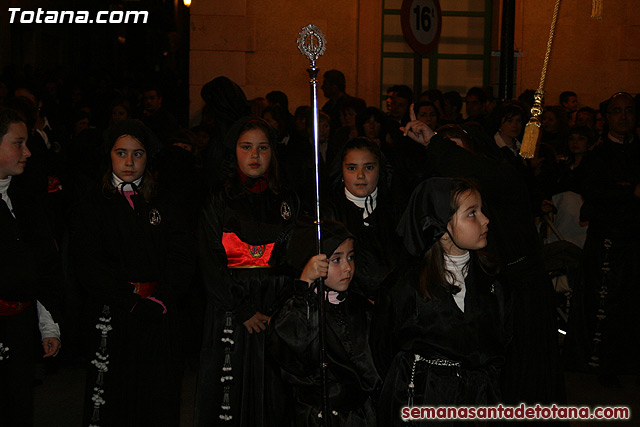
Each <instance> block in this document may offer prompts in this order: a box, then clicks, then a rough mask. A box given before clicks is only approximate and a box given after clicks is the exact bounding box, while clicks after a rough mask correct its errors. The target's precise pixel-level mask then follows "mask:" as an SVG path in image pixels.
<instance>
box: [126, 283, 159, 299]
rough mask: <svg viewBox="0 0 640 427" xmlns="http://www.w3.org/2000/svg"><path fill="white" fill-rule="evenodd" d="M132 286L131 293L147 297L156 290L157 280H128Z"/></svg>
mask: <svg viewBox="0 0 640 427" xmlns="http://www.w3.org/2000/svg"><path fill="white" fill-rule="evenodd" d="M129 283H131V284H132V285H133V286H134V289H133V293H134V294H138V295H140V296H141V297H142V298H148V297H150V296H151V295H153V291H155V290H156V286H157V285H158V283H157V282H129Z"/></svg>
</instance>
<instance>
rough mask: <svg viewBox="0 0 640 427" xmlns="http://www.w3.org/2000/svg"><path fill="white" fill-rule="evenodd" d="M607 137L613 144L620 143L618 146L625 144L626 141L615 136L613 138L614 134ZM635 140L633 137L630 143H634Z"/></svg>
mask: <svg viewBox="0 0 640 427" xmlns="http://www.w3.org/2000/svg"><path fill="white" fill-rule="evenodd" d="M607 137H609V139H610V140H611V141H612V142H615V143H618V144H624V140H622V139H620V138H616V137H615V136H613V134H612V133H611V132H609V133H608V134H607ZM633 138H634V137H633V136H631V139H630V140H629V142H631V141H633Z"/></svg>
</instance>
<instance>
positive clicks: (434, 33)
mask: <svg viewBox="0 0 640 427" xmlns="http://www.w3.org/2000/svg"><path fill="white" fill-rule="evenodd" d="M401 24H402V33H403V34H404V38H405V40H406V41H407V43H409V45H410V46H411V47H412V48H413V50H414V51H416V52H418V53H422V54H426V53H428V52H430V51H431V50H433V49H434V48H435V47H436V46H437V44H438V42H439V41H440V30H441V27H442V14H441V12H440V2H439V1H438V0H404V1H403V2H402V10H401Z"/></svg>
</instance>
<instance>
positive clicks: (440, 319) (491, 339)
mask: <svg viewBox="0 0 640 427" xmlns="http://www.w3.org/2000/svg"><path fill="white" fill-rule="evenodd" d="M488 224H489V220H488V219H487V217H486V216H485V215H484V214H483V213H482V198H481V197H480V193H479V191H478V188H477V187H476V186H475V185H474V184H473V183H472V182H471V181H468V180H463V179H450V178H431V179H429V180H427V181H424V182H423V183H422V184H420V185H419V186H418V187H417V188H416V189H415V191H414V192H413V194H412V196H411V200H410V201H409V205H408V207H407V210H406V211H405V214H404V216H403V218H402V220H401V221H400V224H399V225H398V233H399V234H400V235H401V236H402V237H403V238H404V245H405V247H406V249H407V250H408V251H409V253H410V254H411V255H413V256H415V257H419V259H417V262H416V264H415V265H414V266H412V267H411V268H409V269H407V270H406V271H404V272H403V273H401V274H400V275H399V276H398V278H397V280H395V281H394V283H395V284H394V285H393V286H392V287H391V288H389V289H387V292H386V293H385V294H384V295H381V297H380V299H379V301H378V302H377V303H376V306H375V313H374V319H373V325H372V328H371V334H372V335H371V343H372V346H371V349H372V353H373V356H374V362H375V363H376V367H377V368H378V372H379V373H380V374H381V375H382V378H383V380H384V385H383V388H382V392H381V395H380V399H379V403H378V424H379V425H384V426H402V425H405V424H404V422H405V421H406V420H402V419H401V408H402V407H406V406H408V407H413V406H425V405H428V406H433V407H436V406H453V405H473V406H477V405H482V406H486V405H492V404H496V403H497V402H498V401H499V396H500V392H499V381H498V379H499V371H500V366H501V364H502V363H503V361H504V354H505V346H506V342H507V332H506V328H505V325H506V321H505V319H506V312H507V310H506V308H505V304H504V298H503V295H502V288H501V286H500V284H499V283H498V282H497V281H496V280H495V278H494V275H495V274H496V268H495V265H494V263H492V262H491V261H490V258H489V257H488V256H486V255H485V254H482V253H481V252H478V251H480V250H481V249H483V248H484V247H485V246H486V244H487V232H488Z"/></svg>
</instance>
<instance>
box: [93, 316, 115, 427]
mask: <svg viewBox="0 0 640 427" xmlns="http://www.w3.org/2000/svg"><path fill="white" fill-rule="evenodd" d="M96 329H97V330H99V331H100V336H101V337H100V345H99V346H98V351H96V358H95V359H93V360H92V361H91V364H92V365H93V366H95V367H96V369H97V370H98V376H97V378H96V384H95V387H94V388H93V395H92V396H91V400H92V401H93V413H92V414H91V424H90V425H89V427H100V426H99V424H97V423H98V422H99V421H100V407H101V406H103V405H104V404H105V403H106V402H105V400H104V398H103V397H102V396H103V395H104V388H103V386H104V374H105V373H106V372H108V371H109V354H108V353H107V335H108V334H109V331H112V330H113V327H112V326H111V313H110V310H109V306H108V305H105V306H103V307H102V315H101V316H100V317H99V318H98V323H97V324H96Z"/></svg>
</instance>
